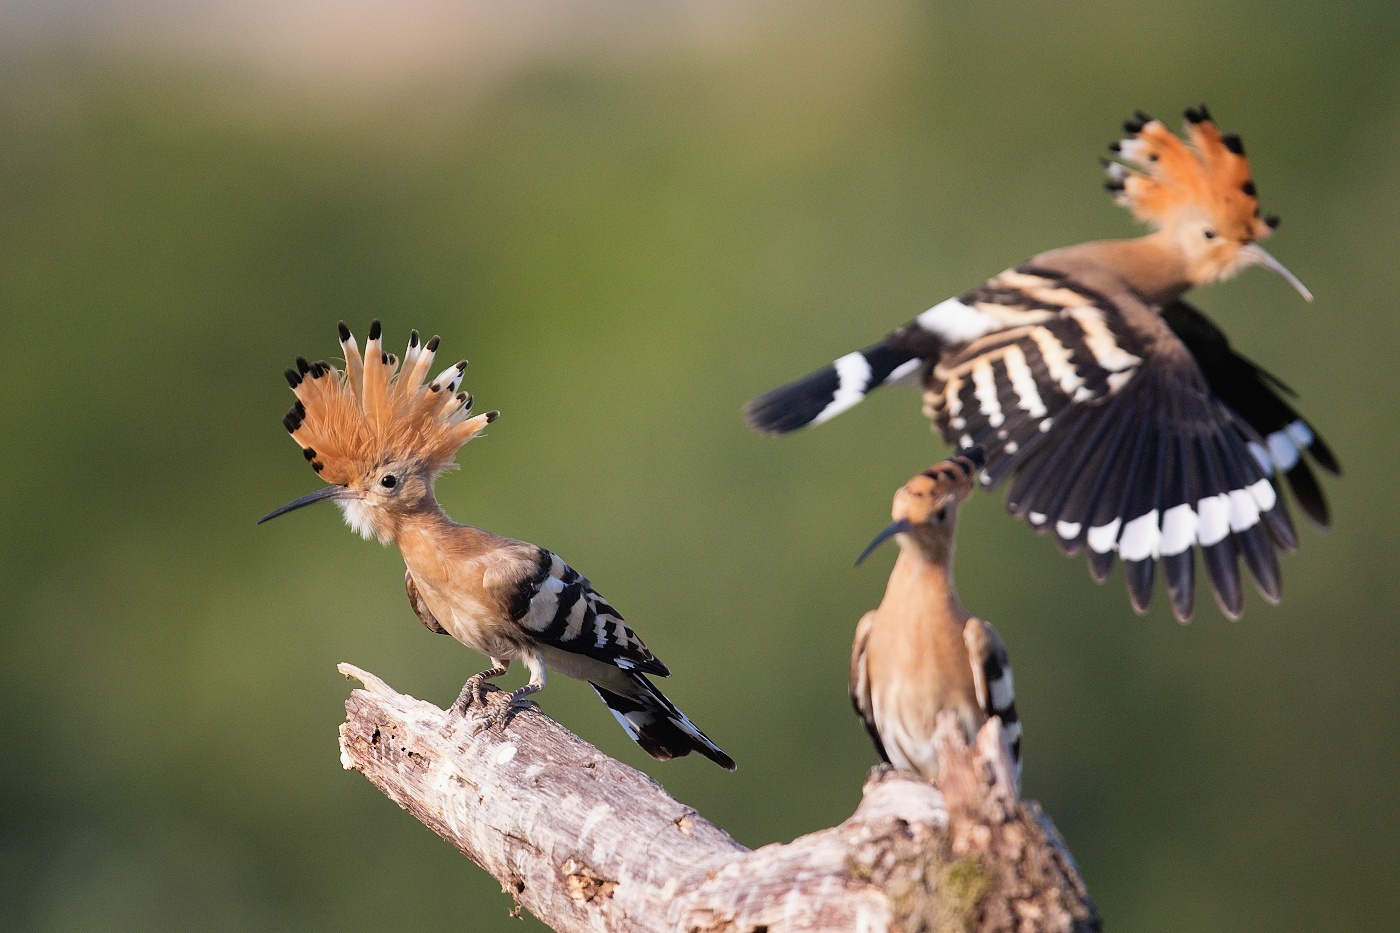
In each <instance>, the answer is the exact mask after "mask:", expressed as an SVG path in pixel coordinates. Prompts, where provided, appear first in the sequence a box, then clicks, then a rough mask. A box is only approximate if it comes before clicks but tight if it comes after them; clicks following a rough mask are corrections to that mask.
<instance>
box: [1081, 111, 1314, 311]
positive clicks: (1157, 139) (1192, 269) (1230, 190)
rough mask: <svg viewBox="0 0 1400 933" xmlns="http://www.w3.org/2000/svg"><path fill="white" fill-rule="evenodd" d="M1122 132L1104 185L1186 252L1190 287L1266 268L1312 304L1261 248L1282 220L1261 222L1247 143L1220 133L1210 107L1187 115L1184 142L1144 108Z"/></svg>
mask: <svg viewBox="0 0 1400 933" xmlns="http://www.w3.org/2000/svg"><path fill="white" fill-rule="evenodd" d="M1123 129H1124V130H1125V131H1126V132H1127V136H1126V137H1125V138H1124V139H1121V140H1119V141H1118V142H1116V143H1113V144H1112V145H1111V146H1109V148H1110V149H1112V150H1113V151H1114V152H1116V153H1117V154H1118V158H1119V159H1121V161H1118V162H1113V161H1108V160H1105V161H1104V169H1105V170H1106V171H1107V172H1108V182H1107V183H1106V184H1105V187H1107V188H1108V190H1109V191H1111V192H1113V194H1114V197H1115V200H1116V201H1117V202H1118V203H1119V204H1120V205H1122V206H1124V207H1126V208H1128V209H1129V210H1130V211H1132V213H1133V216H1135V217H1137V218H1138V219H1139V220H1142V221H1144V222H1146V223H1148V224H1151V225H1152V226H1154V227H1157V228H1158V229H1159V230H1160V231H1161V232H1160V236H1161V238H1162V239H1163V240H1165V241H1166V242H1167V243H1169V244H1170V245H1171V246H1172V247H1173V248H1175V249H1176V250H1179V251H1180V254H1181V256H1182V257H1183V259H1184V261H1185V265H1186V270H1187V278H1188V279H1189V280H1190V282H1191V284H1192V285H1208V284H1210V283H1211V282H1218V281H1220V280H1221V279H1225V278H1229V277H1230V276H1232V275H1234V274H1235V273H1236V272H1238V271H1240V270H1241V269H1243V268H1245V267H1246V266H1262V267H1264V268H1265V269H1268V270H1269V271H1271V272H1273V273H1275V274H1276V275H1278V276H1280V277H1281V278H1282V279H1283V280H1284V281H1286V282H1287V283H1288V284H1290V285H1292V286H1293V287H1294V288H1295V289H1297V291H1298V293H1299V294H1300V295H1302V296H1303V297H1304V298H1305V299H1307V300H1308V301H1311V300H1312V294H1311V293H1310V292H1309V291H1308V290H1307V288H1306V287H1305V286H1304V285H1303V283H1302V282H1300V281H1298V278H1297V276H1295V275H1294V274H1293V273H1292V272H1289V271H1288V269H1287V268H1285V267H1284V265H1283V264H1282V263H1280V262H1279V261H1278V260H1277V259H1275V258H1274V257H1273V256H1271V255H1270V254H1269V253H1268V252H1266V251H1265V250H1264V248H1263V247H1262V246H1260V245H1259V241H1260V240H1263V239H1265V238H1267V237H1268V236H1269V235H1270V234H1271V233H1273V231H1274V228H1275V227H1276V226H1278V218H1277V217H1275V216H1269V217H1260V215H1259V195H1258V191H1257V190H1256V189H1255V186H1254V180H1253V179H1252V178H1251V177H1250V170H1249V161H1248V160H1247V159H1246V158H1245V155H1244V144H1243V143H1242V142H1240V138H1239V137H1238V136H1236V135H1234V134H1233V133H1230V134H1224V135H1222V134H1221V132H1220V130H1219V129H1217V128H1216V126H1215V123H1214V122H1213V121H1212V120H1211V116H1210V112H1209V111H1208V110H1207V109H1206V107H1205V105H1204V104H1202V105H1201V106H1200V107H1199V108H1197V109H1192V110H1187V111H1186V135H1187V139H1185V140H1183V139H1181V138H1180V137H1178V136H1177V135H1176V134H1175V133H1173V132H1172V131H1171V130H1169V129H1167V125H1166V124H1165V123H1163V122H1162V121H1161V120H1154V119H1152V118H1151V117H1149V116H1148V115H1147V114H1145V113H1143V112H1142V111H1138V112H1136V113H1135V114H1134V115H1133V118H1132V119H1130V120H1128V121H1127V122H1126V123H1124V124H1123Z"/></svg>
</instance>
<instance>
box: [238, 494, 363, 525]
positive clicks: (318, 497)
mask: <svg viewBox="0 0 1400 933" xmlns="http://www.w3.org/2000/svg"><path fill="white" fill-rule="evenodd" d="M349 494H350V490H349V489H348V488H346V487H345V486H327V487H326V488H325V489H318V490H316V491H315V492H309V493H307V494H306V495H304V496H302V497H301V498H300V499H293V500H292V501H291V502H288V503H287V504H286V505H284V506H282V507H281V508H280V509H273V510H272V511H271V512H268V513H267V514H266V515H264V516H263V517H262V518H260V519H258V524H259V525H261V524H262V523H263V522H270V521H272V520H273V519H274V518H276V517H277V516H279V515H286V514H287V513H288V512H295V511H296V510H297V509H299V508H302V507H303V506H307V505H315V504H316V503H317V502H325V501H326V500H327V499H344V498H346V497H348V496H349Z"/></svg>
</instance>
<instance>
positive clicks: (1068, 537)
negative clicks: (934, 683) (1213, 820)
mask: <svg viewBox="0 0 1400 933" xmlns="http://www.w3.org/2000/svg"><path fill="white" fill-rule="evenodd" d="M1186 121H1187V127H1186V129H1187V136H1188V139H1189V143H1188V142H1186V141H1183V140H1182V139H1180V138H1178V137H1177V136H1176V135H1175V134H1173V133H1172V132H1171V131H1170V130H1168V129H1167V127H1166V126H1165V125H1164V124H1163V123H1162V122H1161V121H1159V120H1154V119H1151V118H1150V117H1148V116H1146V115H1145V114H1143V113H1141V112H1139V113H1137V114H1135V115H1134V117H1133V119H1131V120H1129V121H1128V122H1127V123H1125V124H1124V129H1125V130H1126V131H1127V138H1126V139H1123V140H1121V141H1120V142H1118V143H1115V144H1113V145H1112V146H1111V147H1110V149H1112V150H1113V151H1114V152H1116V153H1117V155H1118V157H1119V158H1120V159H1121V160H1122V161H1121V162H1107V161H1106V162H1105V166H1106V168H1107V170H1108V175H1109V181H1108V183H1107V187H1108V188H1109V190H1110V191H1112V192H1114V193H1115V195H1116V199H1117V201H1118V203H1119V204H1121V205H1123V206H1125V207H1127V208H1129V209H1130V210H1131V211H1132V213H1133V214H1134V215H1135V216H1136V217H1137V218H1139V219H1140V220H1142V221H1145V222H1146V223H1148V224H1149V225H1151V226H1153V227H1155V228H1156V229H1155V230H1154V231H1153V232H1151V233H1149V234H1147V235H1145V236H1142V237H1139V238H1137V239H1131V240H1103V241H1097V242H1092V243H1083V244H1080V245H1078V246H1071V247H1067V248H1064V249H1056V250H1051V251H1050V252H1047V253H1042V254H1040V255H1039V256H1036V257H1035V258H1034V259H1031V260H1029V261H1028V262H1025V263H1022V264H1021V265H1019V266H1016V267H1015V268H1013V269H1009V270H1007V271H1005V272H1003V273H1001V274H1000V275H998V276H996V277H995V278H993V279H991V280H990V281H988V282H987V283H986V284H984V285H982V286H980V287H978V288H976V289H973V290H972V291H970V292H968V293H966V294H964V295H962V296H960V297H958V298H950V299H948V300H947V301H944V302H942V303H941V304H937V305H935V306H933V307H932V308H930V309H929V310H927V311H925V312H924V313H923V314H920V315H919V316H918V317H917V318H915V319H914V320H913V321H911V322H909V323H908V324H906V325H904V326H903V327H901V328H899V329H898V330H896V331H894V332H893V333H892V334H890V335H889V336H888V337H886V338H885V339H884V340H883V341H881V342H880V343H877V344H874V345H873V346H870V347H867V348H866V349H864V350H857V351H856V352H854V353H848V354H846V355H845V356H843V357H841V358H840V359H838V360H837V361H836V362H834V363H833V364H831V365H830V366H827V367H825V368H823V369H821V370H819V371H817V372H815V373H812V374H811V375H809V376H807V377H805V378H803V379H799V380H797V381H796V382H792V383H789V384H788V385H785V386H782V387H780V388H777V389H774V390H773V391H771V392H768V393H766V394H765V395H762V396H759V397H758V398H756V399H753V400H752V401H750V402H749V404H748V405H747V406H746V407H745V414H746V416H747V418H748V420H749V423H750V424H751V425H752V426H753V427H754V428H756V429H757V430H759V431H762V432H764V433H768V434H783V433H786V432H788V431H792V430H795V429H797V428H800V427H803V426H804V425H808V424H819V423H821V422H823V421H826V420H827V419H829V418H832V417H835V416H836V415H838V414H840V413H841V412H843V411H845V410H846V409H848V408H850V407H851V406H853V405H855V404H856V403H858V402H859V401H861V399H863V398H864V397H865V396H866V395H867V394H869V393H870V392H871V391H873V390H874V389H876V388H877V387H879V386H885V385H895V384H900V383H907V382H913V381H915V380H920V381H922V383H923V386H924V412H925V414H926V415H927V416H929V417H930V418H931V419H932V420H933V421H934V423H935V424H936V425H937V428H938V430H939V431H941V432H942V435H943V437H944V439H945V440H947V441H949V442H956V443H957V444H958V446H961V447H967V446H971V445H974V444H976V445H979V446H982V447H985V448H986V450H987V453H988V462H987V466H986V468H985V469H984V470H983V471H982V474H981V482H982V484H983V485H984V486H987V487H994V486H996V485H997V484H999V483H1000V482H1001V481H1003V480H1005V479H1006V478H1007V477H1008V476H1011V475H1013V474H1014V476H1015V480H1014V481H1013V482H1012V484H1011V491H1010V493H1009V494H1008V496H1007V508H1008V509H1009V510H1010V511H1011V512H1012V514H1014V515H1016V516H1017V517H1018V518H1026V519H1028V520H1029V521H1030V523H1031V524H1032V525H1033V526H1035V527H1036V528H1037V529H1038V530H1039V531H1041V532H1048V531H1050V530H1052V529H1053V531H1054V534H1055V537H1056V540H1057V543H1058V544H1059V546H1060V548H1061V549H1062V550H1063V551H1064V552H1065V553H1066V554H1074V553H1077V552H1078V551H1080V550H1081V549H1083V548H1085V546H1086V545H1087V547H1088V552H1089V568H1090V572H1091V573H1092V574H1093V576H1094V578H1095V579H1096V580H1099V581H1102V580H1103V579H1104V578H1105V577H1106V576H1107V575H1108V573H1109V570H1110V569H1111V568H1112V566H1113V562H1114V556H1115V554H1116V555H1117V556H1118V557H1121V558H1122V560H1123V565H1124V570H1125V575H1126V577H1127V583H1128V591H1129V595H1130V597H1131V599H1132V603H1133V607H1134V608H1135V609H1136V610H1137V611H1138V612H1145V611H1146V610H1147V607H1148V604H1149V602H1150V600H1151V598H1152V581H1153V573H1154V567H1155V564H1156V561H1157V560H1158V559H1159V558H1160V559H1161V561H1162V566H1163V575H1164V576H1165V578H1166V586H1167V593H1168V595H1169V597H1170V599H1171V604H1172V608H1173V609H1174V610H1175V612H1176V615H1177V617H1178V618H1179V619H1181V620H1182V621H1186V620H1187V619H1189V618H1190V616H1191V612H1192V608H1193V604H1194V600H1195V557H1194V554H1195V551H1194V548H1195V546H1197V545H1199V547H1200V549H1201V552H1202V555H1203V558H1204V561H1205V566H1206V572H1207V574H1208V576H1209V578H1210V583H1211V587H1212V589H1213V590H1214V591H1215V596H1216V599H1217V600H1218V602H1219V603H1220V607H1221V609H1222V610H1223V611H1224V612H1225V614H1226V615H1228V616H1230V617H1231V618H1235V617H1238V616H1239V615H1240V612H1241V610H1242V607H1243V601H1244V593H1243V591H1242V588H1241V585H1240V572H1239V563H1238V560H1239V555H1241V554H1243V556H1244V561H1245V565H1246V566H1247V567H1248V568H1249V571H1250V574H1251V575H1252V576H1253V577H1254V581H1255V583H1256V585H1257V586H1258V588H1259V591H1260V592H1261V593H1262V594H1263V595H1264V597H1265V598H1266V599H1268V600H1269V601H1270V602H1277V601H1278V599H1279V597H1280V595H1281V589H1282V581H1281V579H1280V576H1279V567H1278V556H1277V552H1278V551H1293V550H1296V548H1297V543H1298V541H1297V536H1296V534H1295V532H1294V529H1293V524H1292V521H1291V520H1290V518H1289V515H1288V511H1287V508H1286V507H1285V505H1284V503H1283V500H1282V498H1281V497H1280V495H1279V492H1278V486H1277V484H1276V477H1278V476H1279V475H1280V474H1282V475H1286V476H1287V477H1288V481H1289V485H1291V486H1292V488H1293V493H1294V496H1295V497H1296V498H1297V500H1298V504H1299V505H1300V506H1301V508H1302V510H1303V511H1304V512H1305V513H1306V514H1307V515H1308V517H1309V518H1311V519H1312V520H1313V521H1314V522H1316V523H1317V524H1318V525H1319V526H1321V527H1326V526H1327V524H1328V514H1327V505H1326V502H1325V501H1324V499H1323V496H1322V491H1321V489H1320V488H1319V486H1318V483H1317V480H1316V479H1315V478H1314V477H1313V473H1312V471H1311V470H1310V469H1309V468H1308V465H1307V463H1306V462H1305V460H1304V458H1303V456H1302V454H1303V452H1304V451H1306V452H1308V453H1309V454H1311V456H1312V458H1313V459H1314V460H1316V462H1317V463H1318V465H1319V466H1321V467H1322V468H1323V469H1325V470H1327V471H1328V472H1330V473H1334V474H1335V473H1337V472H1338V466H1337V461H1336V460H1335V459H1334V458H1333V456H1332V453H1331V451H1330V450H1329V449H1328V448H1327V445H1326V444H1325V443H1323V441H1322V439H1321V438H1320V437H1318V436H1317V434H1316V433H1315V432H1314V431H1313V429H1312V426H1311V425H1309V424H1308V423H1307V422H1306V421H1304V420H1303V419H1302V418H1301V417H1300V416H1299V415H1298V413H1297V412H1296V411H1294V409H1293V407H1292V405H1291V404H1290V403H1289V402H1288V401H1286V400H1285V398H1284V395H1286V394H1291V393H1290V391H1289V390H1288V389H1287V388H1286V387H1285V386H1284V385H1283V383H1282V382H1280V381H1279V380H1278V379H1276V378H1275V377H1274V376H1272V375H1270V374H1269V373H1267V372H1265V371H1264V370H1263V369H1261V368H1259V367H1258V366H1256V365H1255V364H1254V363H1252V362H1250V361H1249V360H1248V359H1246V358H1245V357H1243V356H1240V355H1239V354H1237V353H1235V352H1234V350H1232V349H1231V347H1230V345H1229V343H1228V341H1227V340H1226V339H1225V335H1224V334H1223V333H1221V332H1220V330H1219V329H1218V328H1217V327H1216V326H1215V325H1214V324H1213V323H1212V322H1211V321H1210V320H1209V319H1208V318H1207V317H1206V316H1205V315H1204V314H1202V313H1201V312H1200V311H1198V310H1197V309H1195V308H1193V307H1192V306H1190V305H1188V304H1186V303H1185V302H1184V301H1182V300H1181V296H1182V295H1183V294H1184V293H1185V292H1186V291H1187V290H1188V289H1190V288H1192V287H1193V286H1196V285H1206V284H1209V283H1211V282H1216V281H1219V280H1221V279H1224V278H1227V277H1229V276H1231V275H1233V274H1234V273H1235V272H1237V271H1239V270H1240V269H1242V268H1244V267H1245V266H1263V267H1264V268H1266V269H1269V270H1271V271H1273V272H1275V273H1277V274H1278V275H1280V276H1282V277H1283V278H1284V279H1285V280H1286V281H1287V282H1289V283H1290V284H1291V285H1293V287H1294V288H1296V289H1297V290H1298V291H1299V292H1300V293H1301V294H1302V295H1303V297H1304V298H1307V299H1309V300H1311V298H1312V296H1311V295H1310V294H1309V293H1308V291H1307V289H1306V288H1304V287H1303V285H1302V283H1301V282H1299V281H1298V280H1297V279H1296V278H1295V277H1294V276H1293V274H1292V273H1291V272H1289V271H1288V270H1287V269H1285V268H1284V267H1283V266H1282V265H1281V264H1280V263H1279V262H1278V261H1277V260H1276V259H1274V258H1273V257H1272V256H1270V255H1269V254H1268V253H1267V252H1265V251H1264V249H1263V248H1262V247H1260V246H1259V244H1258V242H1257V241H1259V240H1262V239H1264V238H1265V237H1266V236H1268V235H1269V234H1270V232H1272V229H1273V227H1274V226H1276V225H1277V223H1278V220H1277V218H1274V217H1269V218H1265V219H1261V218H1260V217H1259V202H1258V198H1257V195H1256V191H1255V186H1254V182H1253V180H1252V179H1251V178H1250V171H1249V164H1248V162H1247V161H1246V160H1245V156H1244V147H1243V145H1242V144H1241V143H1240V139H1239V137H1238V136H1234V135H1221V133H1220V131H1219V130H1217V129H1216V127H1215V124H1214V123H1213V122H1212V121H1211V117H1210V114H1209V113H1208V112H1207V111H1206V108H1205V106H1204V105H1202V106H1201V107H1200V108H1199V109H1196V110H1188V111H1186Z"/></svg>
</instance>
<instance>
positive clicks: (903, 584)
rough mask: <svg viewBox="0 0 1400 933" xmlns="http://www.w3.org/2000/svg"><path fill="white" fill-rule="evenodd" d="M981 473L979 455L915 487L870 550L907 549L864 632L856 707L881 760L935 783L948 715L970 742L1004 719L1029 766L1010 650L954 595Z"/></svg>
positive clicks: (922, 478) (855, 668)
mask: <svg viewBox="0 0 1400 933" xmlns="http://www.w3.org/2000/svg"><path fill="white" fill-rule="evenodd" d="M980 463H981V458H980V452H971V453H969V454H966V455H960V456H957V457H954V458H953V459H952V460H948V461H945V462H943V463H939V464H936V465H934V466H932V467H930V468H929V469H927V470H925V471H924V472H922V473H920V474H919V475H918V476H915V477H914V478H913V479H911V480H910V481H909V482H908V483H906V484H905V485H904V486H903V487H902V488H901V489H900V490H899V491H898V492H897V493H895V497H894V507H893V510H892V514H893V518H894V521H893V522H892V523H891V524H890V525H889V526H888V527H887V528H886V529H885V531H884V532H882V533H881V534H880V535H879V536H878V537H877V538H876V539H875V540H874V541H873V542H872V543H871V547H870V548H867V550H866V554H868V553H869V552H870V550H871V549H873V548H874V547H876V546H878V545H879V544H880V543H881V542H883V541H885V540H887V539H888V538H890V537H897V539H898V541H899V558H898V559H897V560H896V561H895V566H894V570H893V571H892V572H891V573H890V579H889V584H888V585H887V587H886V589H885V596H884V598H883V599H882V600H881V601H880V606H879V608H878V609H875V610H874V611H872V612H867V613H866V614H865V616H864V617H863V618H862V619H861V621H860V624H859V626H858V627H857V629H856V636H855V641H854V644H853V645H852V649H851V675H850V691H851V701H852V703H853V704H854V706H855V709H856V713H857V715H859V716H860V719H861V721H862V722H863V723H864V724H865V727H866V730H867V731H868V732H869V733H870V736H871V739H872V740H873V741H874V742H875V747H876V750H877V751H878V752H879V754H880V756H881V757H882V758H883V759H885V760H886V761H889V762H891V763H892V764H894V765H896V766H897V767H901V768H905V769H908V770H912V771H916V772H918V773H919V774H922V775H923V776H924V777H925V778H927V779H928V780H930V781H937V780H938V757H937V755H936V753H935V750H934V742H933V735H934V731H935V729H936V727H937V723H938V716H939V714H940V713H943V712H952V713H955V714H956V716H957V719H958V721H959V723H960V725H961V726H962V728H963V732H964V733H965V735H966V737H967V739H968V741H969V742H971V741H975V738H976V735H977V731H978V730H979V729H980V728H981V727H982V724H983V723H985V722H986V721H987V719H988V718H989V717H991V716H998V717H1000V718H1001V720H1002V722H1003V724H1004V726H1005V728H1006V735H1007V737H1008V738H1009V739H1010V741H1011V742H1012V749H1011V751H1012V757H1013V760H1015V761H1017V762H1018V763H1019V759H1020V732H1021V727H1020V723H1019V721H1018V719H1017V715H1016V707H1015V703H1014V698H1013V692H1012V681H1011V663H1010V661H1009V659H1008V658H1007V656H1006V648H1005V646H1004V645H1003V644H1002V641H1001V638H1000V637H999V636H998V635H997V633H996V630H995V629H993V628H992V627H991V625H989V624H988V623H986V622H984V621H983V620H981V619H978V618H975V617H973V616H971V615H969V614H968V612H967V610H966V609H965V608H963V604H962V602H961V600H959V599H958V594H957V590H956V589H955V588H954V586H953V568H952V561H953V541H954V536H955V532H956V526H957V512H958V507H959V506H960V505H961V503H962V502H963V501H964V500H965V499H966V498H967V497H968V495H970V494H971V492H972V486H973V483H972V479H973V476H974V475H975V473H976V470H977V467H978V465H980ZM861 556H862V558H864V556H865V554H862V555H861Z"/></svg>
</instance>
